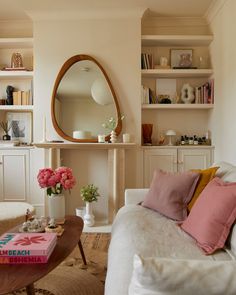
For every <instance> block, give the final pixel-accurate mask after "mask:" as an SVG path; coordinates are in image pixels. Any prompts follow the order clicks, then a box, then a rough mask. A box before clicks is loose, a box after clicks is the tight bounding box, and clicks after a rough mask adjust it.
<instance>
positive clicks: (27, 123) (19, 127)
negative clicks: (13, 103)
mask: <svg viewBox="0 0 236 295" xmlns="http://www.w3.org/2000/svg"><path fill="white" fill-rule="evenodd" d="M6 119H7V121H8V122H9V124H11V126H12V127H11V129H10V134H9V135H10V136H11V139H12V140H19V141H20V142H21V143H25V144H30V143H32V114H31V112H7V114H6Z"/></svg>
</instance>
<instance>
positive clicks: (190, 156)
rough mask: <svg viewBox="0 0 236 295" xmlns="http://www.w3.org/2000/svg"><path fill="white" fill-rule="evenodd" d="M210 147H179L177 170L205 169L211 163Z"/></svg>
mask: <svg viewBox="0 0 236 295" xmlns="http://www.w3.org/2000/svg"><path fill="white" fill-rule="evenodd" d="M212 158H213V157H212V149H211V148H209V149H200V148H196V149H194V148H193V149H179V150H178V171H187V170H190V169H206V168H208V167H209V166H210V165H211V164H212Z"/></svg>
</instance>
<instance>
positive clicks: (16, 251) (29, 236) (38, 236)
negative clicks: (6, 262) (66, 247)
mask: <svg viewBox="0 0 236 295" xmlns="http://www.w3.org/2000/svg"><path fill="white" fill-rule="evenodd" d="M56 242H57V234H56V233H5V234H3V235H2V236H1V237H0V257H1V256H9V257H10V256H33V255H39V256H40V255H48V254H49V253H50V251H51V249H52V247H55V245H56Z"/></svg>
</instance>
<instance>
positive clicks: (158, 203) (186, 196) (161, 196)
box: [142, 170, 199, 221]
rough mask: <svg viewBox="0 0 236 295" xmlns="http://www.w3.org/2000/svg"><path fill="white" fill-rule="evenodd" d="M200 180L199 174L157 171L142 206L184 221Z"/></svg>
mask: <svg viewBox="0 0 236 295" xmlns="http://www.w3.org/2000/svg"><path fill="white" fill-rule="evenodd" d="M198 178H199V173H197V172H191V171H188V172H183V173H170V172H163V171H161V170H155V171H154V175H153V179H152V183H151V186H150V189H149V191H148V193H147V195H146V196H145V198H144V201H143V203H142V206H144V207H147V208H150V209H153V210H155V211H158V212H159V213H161V214H163V215H165V216H166V217H169V218H171V219H174V220H178V221H182V220H184V219H185V218H186V217H187V204H188V203H189V201H190V200H191V198H192V196H193V192H194V189H195V187H196V184H197V181H198Z"/></svg>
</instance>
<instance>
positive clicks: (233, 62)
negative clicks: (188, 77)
mask: <svg viewBox="0 0 236 295" xmlns="http://www.w3.org/2000/svg"><path fill="white" fill-rule="evenodd" d="M217 2H218V6H216V7H215V10H213V12H212V14H211V15H210V16H209V17H210V28H211V30H212V33H213V35H214V41H213V42H212V45H211V55H212V64H213V69H214V78H215V108H214V112H213V114H212V118H211V119H212V120H211V124H212V130H213V132H212V134H213V143H214V144H215V146H216V150H215V160H216V161H219V160H225V161H229V162H231V163H234V164H236V136H235V134H236V115H235V114H236V83H235V81H236V80H235V79H236V54H235V52H236V39H235V18H236V1H235V0H228V1H217Z"/></svg>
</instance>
